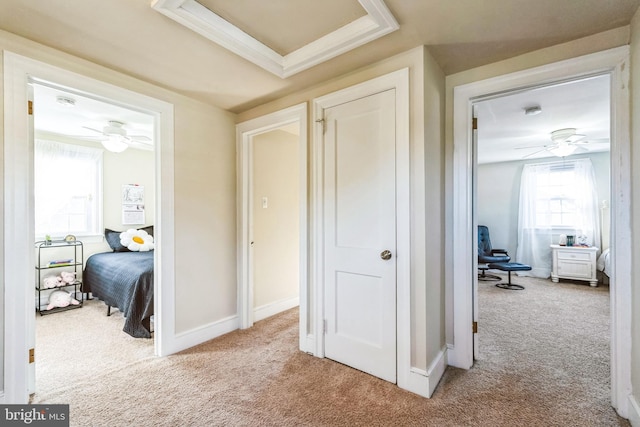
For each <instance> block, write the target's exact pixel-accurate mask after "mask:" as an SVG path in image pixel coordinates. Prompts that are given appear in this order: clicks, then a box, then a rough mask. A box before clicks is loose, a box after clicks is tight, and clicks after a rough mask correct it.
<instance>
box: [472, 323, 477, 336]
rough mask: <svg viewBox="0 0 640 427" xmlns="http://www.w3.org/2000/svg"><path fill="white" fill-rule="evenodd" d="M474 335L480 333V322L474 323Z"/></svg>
mask: <svg viewBox="0 0 640 427" xmlns="http://www.w3.org/2000/svg"><path fill="white" fill-rule="evenodd" d="M473 333H474V334H477V333H478V322H473Z"/></svg>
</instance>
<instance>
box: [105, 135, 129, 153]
mask: <svg viewBox="0 0 640 427" xmlns="http://www.w3.org/2000/svg"><path fill="white" fill-rule="evenodd" d="M101 142H102V146H103V147H104V148H105V149H106V150H108V151H111V152H112V153H122V152H123V151H124V150H126V149H127V147H128V146H129V144H127V143H126V141H125V140H124V138H122V137H121V136H119V135H109V138H108V139H105V140H103V141H101Z"/></svg>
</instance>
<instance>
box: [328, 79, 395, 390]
mask: <svg viewBox="0 0 640 427" xmlns="http://www.w3.org/2000/svg"><path fill="white" fill-rule="evenodd" d="M324 120H325V126H326V127H325V134H324V135H325V137H324V209H325V210H324V219H325V223H324V248H325V253H324V257H325V259H324V277H325V319H326V325H325V328H326V335H325V356H326V357H328V358H330V359H333V360H335V361H338V362H341V363H344V364H346V365H349V366H351V367H354V368H356V369H359V370H361V371H364V372H367V373H369V374H372V375H375V376H376V377H379V378H382V379H384V380H387V381H391V382H394V383H395V382H396V194H395V188H396V178H395V176H396V171H395V155H396V154H395V149H396V141H395V131H396V129H395V126H396V124H395V120H396V119H395V90H387V91H385V92H381V93H378V94H375V95H370V96H367V97H364V98H361V99H357V100H354V101H350V102H347V103H344V104H340V105H337V106H335V107H331V108H326V109H325V110H324Z"/></svg>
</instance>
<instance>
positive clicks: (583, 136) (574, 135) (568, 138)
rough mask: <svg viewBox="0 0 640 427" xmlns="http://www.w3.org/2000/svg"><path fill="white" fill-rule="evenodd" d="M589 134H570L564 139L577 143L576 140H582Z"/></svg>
mask: <svg viewBox="0 0 640 427" xmlns="http://www.w3.org/2000/svg"><path fill="white" fill-rule="evenodd" d="M586 137H587V135H580V134H578V133H576V134H573V135H571V136H568V137H567V138H566V139H565V140H564V141H565V142H568V143H572V144H575V143H576V142H579V141H582V140H583V139H585V138H586Z"/></svg>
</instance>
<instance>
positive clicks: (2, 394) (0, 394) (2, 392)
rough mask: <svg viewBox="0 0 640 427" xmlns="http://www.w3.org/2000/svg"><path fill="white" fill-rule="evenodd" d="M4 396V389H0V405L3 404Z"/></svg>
mask: <svg viewBox="0 0 640 427" xmlns="http://www.w3.org/2000/svg"><path fill="white" fill-rule="evenodd" d="M4 399H5V397H4V390H2V391H0V405H5V404H6V402H5V401H4Z"/></svg>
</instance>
